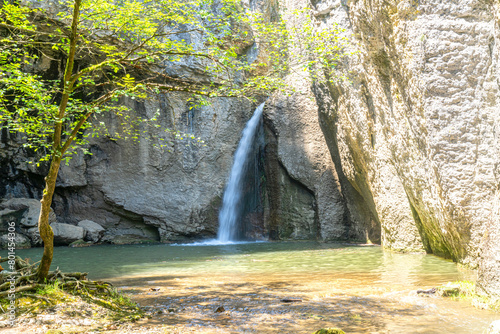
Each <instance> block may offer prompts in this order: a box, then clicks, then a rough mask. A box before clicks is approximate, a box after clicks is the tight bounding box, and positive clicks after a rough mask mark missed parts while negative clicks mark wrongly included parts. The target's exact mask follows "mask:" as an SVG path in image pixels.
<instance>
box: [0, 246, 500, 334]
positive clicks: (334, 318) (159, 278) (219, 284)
mask: <svg viewBox="0 0 500 334" xmlns="http://www.w3.org/2000/svg"><path fill="white" fill-rule="evenodd" d="M41 253H42V249H29V250H20V251H18V255H20V256H22V257H30V258H31V259H32V260H35V261H36V260H37V259H39V258H40V257H41ZM0 256H6V253H5V252H3V253H2V252H0ZM57 266H58V267H60V269H61V270H63V271H76V270H77V271H88V272H89V273H90V275H89V276H90V277H91V278H94V279H97V278H103V279H104V278H105V279H107V280H111V281H112V282H113V283H114V284H115V285H116V286H118V287H120V289H121V290H124V291H126V292H128V293H130V294H132V295H133V296H134V299H135V300H137V301H139V302H140V303H141V304H142V305H147V306H152V307H154V308H155V309H156V310H159V312H160V313H158V315H156V316H155V317H154V318H153V319H146V320H144V321H143V322H142V323H139V324H137V326H139V327H140V326H143V325H171V326H174V327H175V328H176V329H178V330H179V331H180V332H183V331H184V330H185V331H186V332H189V331H191V330H198V331H199V332H202V333H311V332H313V331H314V330H315V329H318V328H321V327H341V328H343V329H344V330H345V331H346V333H464V334H465V333H471V332H482V330H483V329H485V328H486V327H487V326H488V324H489V323H490V322H491V321H492V320H494V319H495V318H496V315H495V314H492V313H489V312H486V311H481V310H475V309H473V308H472V307H471V306H470V305H468V304H467V303H466V302H457V301H453V300H447V299H440V298H424V297H419V296H417V295H416V293H415V290H416V289H420V288H427V287H432V286H436V285H440V284H443V283H446V282H448V281H454V280H458V279H463V278H464V274H463V273H462V272H460V271H459V270H458V269H457V266H456V265H455V264H454V263H452V262H450V261H446V260H443V259H440V258H437V257H434V256H430V255H424V254H399V253H393V252H388V251H384V250H383V249H382V248H380V247H365V246H352V245H351V246H348V245H339V244H324V243H315V242H295V243H271V242H269V243H252V244H236V245H226V246H197V247H192V246H182V245H178V246H171V245H149V246H140V245H136V246H111V245H110V246H96V247H88V248H67V247H58V248H56V249H55V252H54V263H53V268H52V269H55V267H57ZM151 287H159V288H160V290H159V291H156V290H155V292H152V291H151V290H150V288H151ZM290 297H293V298H297V299H301V300H302V302H300V303H292V304H286V303H283V302H281V300H282V299H283V298H290ZM220 305H223V306H224V308H225V309H226V312H225V313H222V314H215V313H214V312H213V310H214V308H215V307H217V306H220ZM169 309H170V310H174V311H168V310H169Z"/></svg>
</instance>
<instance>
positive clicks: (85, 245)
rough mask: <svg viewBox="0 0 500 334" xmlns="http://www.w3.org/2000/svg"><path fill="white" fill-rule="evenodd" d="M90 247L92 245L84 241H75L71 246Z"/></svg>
mask: <svg viewBox="0 0 500 334" xmlns="http://www.w3.org/2000/svg"><path fill="white" fill-rule="evenodd" d="M88 246H90V243H88V242H85V241H83V240H82V239H79V240H77V241H73V242H72V243H70V244H69V247H88Z"/></svg>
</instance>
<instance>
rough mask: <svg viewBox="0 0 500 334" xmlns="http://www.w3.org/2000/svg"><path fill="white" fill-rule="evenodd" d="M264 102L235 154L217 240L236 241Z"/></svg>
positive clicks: (250, 122) (223, 200)
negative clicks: (245, 178) (253, 146)
mask: <svg viewBox="0 0 500 334" xmlns="http://www.w3.org/2000/svg"><path fill="white" fill-rule="evenodd" d="M263 109H264V103H262V104H261V105H260V106H258V107H257V109H255V112H254V114H253V116H252V118H250V120H249V121H248V122H247V124H246V125H245V129H244V130H243V136H242V137H241V140H240V143H239V144H238V148H237V149H236V153H235V154H234V162H233V167H232V168H231V173H230V175H229V181H228V183H227V186H226V190H225V191H224V195H223V197H222V208H221V211H220V213H219V232H218V233H217V241H218V242H221V243H224V242H229V241H234V239H235V237H236V233H237V227H238V221H239V220H240V219H241V206H242V203H241V200H242V192H243V183H244V182H243V179H244V176H245V167H246V165H247V161H248V157H249V155H250V154H251V153H252V144H253V141H254V138H255V133H256V132H257V129H258V126H259V123H260V119H261V117H262V111H263Z"/></svg>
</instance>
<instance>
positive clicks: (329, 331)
mask: <svg viewBox="0 0 500 334" xmlns="http://www.w3.org/2000/svg"><path fill="white" fill-rule="evenodd" d="M313 334H345V332H344V331H343V330H341V329H339V328H322V329H320V330H318V331H316V332H314V333H313Z"/></svg>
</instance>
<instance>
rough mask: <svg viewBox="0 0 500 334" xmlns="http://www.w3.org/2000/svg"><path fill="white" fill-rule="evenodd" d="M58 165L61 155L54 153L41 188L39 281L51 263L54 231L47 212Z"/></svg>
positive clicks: (47, 271)
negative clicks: (41, 252)
mask: <svg viewBox="0 0 500 334" xmlns="http://www.w3.org/2000/svg"><path fill="white" fill-rule="evenodd" d="M60 165H61V156H60V155H58V154H54V155H53V157H52V162H51V164H50V169H49V173H48V174H47V176H46V177H45V189H44V190H43V197H42V200H41V201H40V202H41V203H42V207H41V209H40V217H39V218H38V230H39V231H40V237H41V238H42V240H43V255H42V260H41V262H40V266H39V267H38V271H37V276H38V280H39V281H43V280H45V279H46V278H47V275H48V273H49V269H50V264H51V263H52V256H53V254H54V231H52V227H50V225H49V214H50V205H51V204H52V197H53V196H54V190H55V188H56V179H57V174H58V172H59V166H60Z"/></svg>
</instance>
